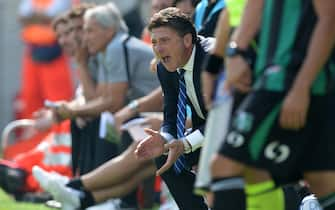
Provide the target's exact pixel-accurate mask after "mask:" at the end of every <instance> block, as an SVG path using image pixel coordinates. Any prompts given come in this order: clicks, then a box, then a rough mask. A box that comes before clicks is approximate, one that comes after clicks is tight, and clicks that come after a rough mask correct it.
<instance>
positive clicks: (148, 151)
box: [135, 128, 184, 175]
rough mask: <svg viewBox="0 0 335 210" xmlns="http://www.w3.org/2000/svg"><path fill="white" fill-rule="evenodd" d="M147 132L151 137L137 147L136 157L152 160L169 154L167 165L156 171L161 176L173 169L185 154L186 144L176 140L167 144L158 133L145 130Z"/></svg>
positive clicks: (148, 129)
mask: <svg viewBox="0 0 335 210" xmlns="http://www.w3.org/2000/svg"><path fill="white" fill-rule="evenodd" d="M145 132H146V133H147V134H149V136H148V137H147V138H145V139H143V140H142V141H141V142H140V143H139V144H138V145H137V148H136V150H135V155H136V157H137V158H139V159H142V160H150V159H154V158H157V157H159V156H161V155H163V154H164V153H165V152H168V157H167V160H166V162H165V164H164V165H163V166H162V167H161V168H160V169H158V170H157V171H156V175H161V174H162V173H164V172H165V171H167V170H168V169H169V168H171V166H173V164H174V163H175V162H176V160H177V159H178V158H179V156H180V155H181V154H183V153H184V144H183V142H182V141H180V140H176V139H174V140H171V141H170V142H166V141H165V140H164V139H163V138H162V136H161V135H160V134H159V132H158V131H154V130H152V129H150V128H145Z"/></svg>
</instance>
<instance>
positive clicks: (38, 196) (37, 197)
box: [20, 192, 52, 203]
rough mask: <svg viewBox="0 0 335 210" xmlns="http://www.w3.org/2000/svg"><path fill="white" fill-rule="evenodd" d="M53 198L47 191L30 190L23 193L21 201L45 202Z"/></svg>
mask: <svg viewBox="0 0 335 210" xmlns="http://www.w3.org/2000/svg"><path fill="white" fill-rule="evenodd" d="M51 199H52V196H51V195H50V193H47V192H36V193H33V192H28V193H23V194H22V196H21V198H20V201H23V202H29V203H45V202H47V201H49V200H51Z"/></svg>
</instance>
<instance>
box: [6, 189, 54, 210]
mask: <svg viewBox="0 0 335 210" xmlns="http://www.w3.org/2000/svg"><path fill="white" fill-rule="evenodd" d="M0 210H51V208H47V207H46V206H44V205H43V204H31V203H22V202H16V201H15V200H14V199H12V198H11V197H10V196H8V195H7V194H6V193H4V192H3V191H2V190H1V189H0Z"/></svg>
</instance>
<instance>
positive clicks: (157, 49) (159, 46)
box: [155, 44, 164, 54]
mask: <svg viewBox="0 0 335 210" xmlns="http://www.w3.org/2000/svg"><path fill="white" fill-rule="evenodd" d="M155 51H156V52H157V53H158V54H162V53H163V52H164V48H163V47H162V45H159V44H157V45H156V47H155Z"/></svg>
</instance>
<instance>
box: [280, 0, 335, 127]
mask: <svg viewBox="0 0 335 210" xmlns="http://www.w3.org/2000/svg"><path fill="white" fill-rule="evenodd" d="M313 3H314V8H315V11H316V13H317V16H318V20H317V23H316V26H315V28H314V31H313V34H312V37H311V40H310V42H309V45H308V50H307V55H306V59H305V60H304V62H303V64H302V66H301V68H300V70H299V73H298V75H297V77H296V79H295V82H294V84H293V86H292V88H291V90H290V91H289V93H288V95H287V96H286V98H285V100H284V103H283V107H282V111H281V116H280V124H281V126H282V127H283V128H287V129H300V128H302V127H304V125H305V121H306V113H307V110H308V106H309V95H310V89H311V86H312V84H313V82H314V80H315V78H316V76H317V74H318V73H319V71H321V69H322V66H323V65H324V64H325V62H326V60H327V59H328V57H329V55H330V53H331V50H332V49H333V47H334V43H335V13H334V11H335V2H334V0H314V1H313Z"/></svg>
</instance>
